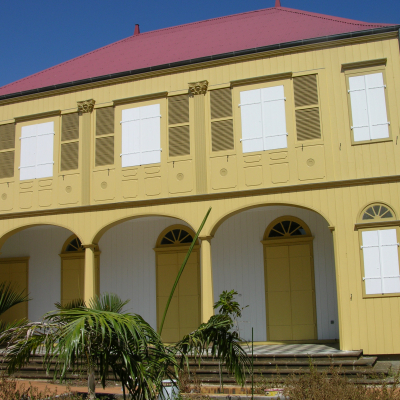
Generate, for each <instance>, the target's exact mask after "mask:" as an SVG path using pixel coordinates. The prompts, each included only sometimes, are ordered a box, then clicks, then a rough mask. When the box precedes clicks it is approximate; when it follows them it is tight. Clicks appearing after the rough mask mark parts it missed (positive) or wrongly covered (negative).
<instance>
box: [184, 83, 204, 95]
mask: <svg viewBox="0 0 400 400" xmlns="http://www.w3.org/2000/svg"><path fill="white" fill-rule="evenodd" d="M207 88H208V81H199V82H192V83H189V92H190V94H192V95H193V96H194V95H197V94H206V92H207Z"/></svg>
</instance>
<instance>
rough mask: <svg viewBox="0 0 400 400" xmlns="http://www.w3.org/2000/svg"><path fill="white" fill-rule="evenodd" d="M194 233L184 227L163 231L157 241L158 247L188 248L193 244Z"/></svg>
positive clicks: (174, 227) (176, 226)
mask: <svg viewBox="0 0 400 400" xmlns="http://www.w3.org/2000/svg"><path fill="white" fill-rule="evenodd" d="M193 237H194V232H192V230H191V229H190V228H188V227H186V226H183V225H175V226H173V227H169V228H167V229H165V230H164V231H163V232H162V233H161V235H160V237H159V239H158V246H189V245H190V244H191V243H192V242H193Z"/></svg>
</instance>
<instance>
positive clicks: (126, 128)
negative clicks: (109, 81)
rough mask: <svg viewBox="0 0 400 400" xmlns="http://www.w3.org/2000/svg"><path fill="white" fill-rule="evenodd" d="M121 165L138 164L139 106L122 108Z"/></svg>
mask: <svg viewBox="0 0 400 400" xmlns="http://www.w3.org/2000/svg"><path fill="white" fill-rule="evenodd" d="M121 125H122V154H121V163H122V167H130V166H134V165H140V112H139V108H129V109H126V110H122V121H121Z"/></svg>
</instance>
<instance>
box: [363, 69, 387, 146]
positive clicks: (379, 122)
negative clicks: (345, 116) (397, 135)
mask: <svg viewBox="0 0 400 400" xmlns="http://www.w3.org/2000/svg"><path fill="white" fill-rule="evenodd" d="M365 83H366V87H367V100H368V113H369V118H370V135H371V140H373V139H383V138H388V137H389V123H388V120H387V113H386V99H385V86H384V84H383V75H382V73H378V74H371V75H366V76H365Z"/></svg>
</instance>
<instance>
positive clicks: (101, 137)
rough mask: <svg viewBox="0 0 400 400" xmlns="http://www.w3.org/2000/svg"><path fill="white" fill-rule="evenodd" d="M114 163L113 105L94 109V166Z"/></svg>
mask: <svg viewBox="0 0 400 400" xmlns="http://www.w3.org/2000/svg"><path fill="white" fill-rule="evenodd" d="M112 164H114V107H104V108H98V109H96V152H95V165H96V167H99V166H104V165H112Z"/></svg>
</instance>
